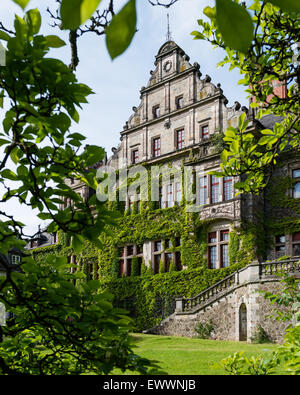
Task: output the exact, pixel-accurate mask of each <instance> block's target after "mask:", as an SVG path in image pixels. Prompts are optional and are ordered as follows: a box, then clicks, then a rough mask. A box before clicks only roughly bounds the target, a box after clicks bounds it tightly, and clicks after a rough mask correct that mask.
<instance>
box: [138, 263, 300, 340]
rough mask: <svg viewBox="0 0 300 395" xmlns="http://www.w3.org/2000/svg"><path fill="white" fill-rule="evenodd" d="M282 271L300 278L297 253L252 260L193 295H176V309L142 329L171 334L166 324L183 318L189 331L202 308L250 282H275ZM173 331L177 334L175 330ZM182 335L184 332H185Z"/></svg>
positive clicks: (248, 285) (237, 291)
mask: <svg viewBox="0 0 300 395" xmlns="http://www.w3.org/2000/svg"><path fill="white" fill-rule="evenodd" d="M283 272H284V273H287V274H289V275H292V276H296V277H297V278H300V257H295V258H291V259H287V260H282V261H270V262H263V263H260V262H253V263H252V264H250V265H248V266H246V267H245V268H243V269H241V270H237V271H236V272H234V273H232V274H231V275H229V276H227V277H225V278H223V279H222V280H220V281H218V282H217V283H215V284H214V285H212V286H211V287H209V288H207V289H205V290H203V291H202V292H200V293H199V294H198V295H196V296H194V297H192V298H177V299H176V308H175V312H174V313H173V314H171V315H170V316H169V317H167V318H165V319H164V320H163V321H161V322H160V324H158V325H157V326H156V327H154V328H151V329H149V330H146V331H144V333H152V334H170V335H172V333H171V332H168V330H169V329H166V328H169V327H171V326H172V322H175V321H177V322H179V321H182V322H185V323H186V324H185V326H184V327H185V330H187V331H188V332H189V333H190V335H191V333H192V332H193V331H194V328H195V322H196V321H197V320H198V318H199V316H200V315H201V316H203V312H205V311H206V310H208V309H211V308H213V306H216V305H218V304H220V303H221V302H224V301H225V300H229V299H230V298H232V297H233V295H236V294H237V293H243V292H245V289H246V288H247V287H248V288H249V287H250V286H251V285H252V286H254V287H257V285H259V284H262V285H266V284H272V283H278V282H279V281H280V279H281V278H280V277H279V274H280V273H283ZM245 287H246V288H245ZM252 288H253V287H252ZM241 289H243V290H241ZM251 292H252V291H251ZM201 313H202V314H201ZM189 320H190V322H191V324H193V325H190V326H191V327H192V330H190V328H189V327H188V325H187V321H189ZM175 334H176V335H178V333H175ZM181 335H182V336H185V335H186V334H181ZM188 336H189V334H188Z"/></svg>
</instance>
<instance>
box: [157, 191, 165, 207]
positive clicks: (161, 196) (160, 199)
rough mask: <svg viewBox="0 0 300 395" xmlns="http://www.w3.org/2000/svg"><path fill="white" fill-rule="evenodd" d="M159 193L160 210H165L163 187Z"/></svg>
mask: <svg viewBox="0 0 300 395" xmlns="http://www.w3.org/2000/svg"><path fill="white" fill-rule="evenodd" d="M158 193H159V202H158V203H159V208H164V200H163V189H162V187H159V190H158Z"/></svg>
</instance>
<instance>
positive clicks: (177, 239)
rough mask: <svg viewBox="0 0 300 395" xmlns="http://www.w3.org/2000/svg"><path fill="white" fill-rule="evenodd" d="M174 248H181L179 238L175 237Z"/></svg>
mask: <svg viewBox="0 0 300 395" xmlns="http://www.w3.org/2000/svg"><path fill="white" fill-rule="evenodd" d="M175 246H176V247H179V246H181V238H180V237H176V239H175Z"/></svg>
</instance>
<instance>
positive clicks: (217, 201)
mask: <svg viewBox="0 0 300 395" xmlns="http://www.w3.org/2000/svg"><path fill="white" fill-rule="evenodd" d="M213 180H217V181H218V182H213ZM216 186H218V189H217V193H215V189H214V187H216ZM213 192H214V193H213ZM214 196H216V197H217V200H216V201H214ZM210 203H211V204H215V203H220V178H219V177H217V176H214V175H211V176H210Z"/></svg>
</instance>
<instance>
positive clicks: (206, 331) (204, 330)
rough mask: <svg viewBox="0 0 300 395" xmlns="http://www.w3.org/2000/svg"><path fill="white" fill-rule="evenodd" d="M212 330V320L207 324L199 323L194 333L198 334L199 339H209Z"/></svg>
mask: <svg viewBox="0 0 300 395" xmlns="http://www.w3.org/2000/svg"><path fill="white" fill-rule="evenodd" d="M213 330H214V324H213V322H212V320H210V321H209V322H204V323H202V322H199V324H198V325H197V326H196V328H195V331H196V332H197V333H198V337H199V339H210V338H211V335H212V332H213Z"/></svg>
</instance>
